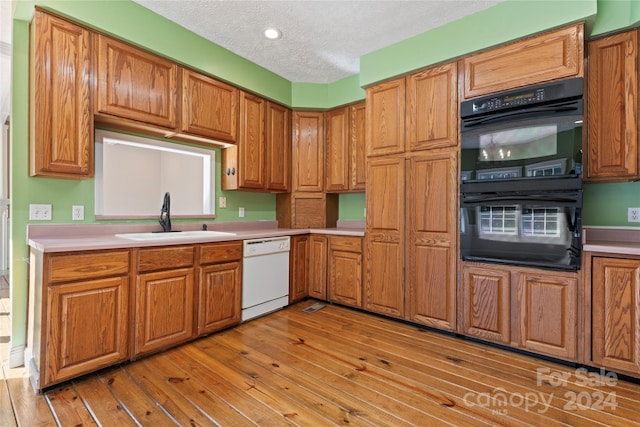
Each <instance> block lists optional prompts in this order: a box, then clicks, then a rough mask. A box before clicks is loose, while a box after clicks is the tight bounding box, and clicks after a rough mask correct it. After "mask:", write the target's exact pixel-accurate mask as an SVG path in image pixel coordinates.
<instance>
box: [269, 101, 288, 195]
mask: <svg viewBox="0 0 640 427" xmlns="http://www.w3.org/2000/svg"><path fill="white" fill-rule="evenodd" d="M266 158H267V165H266V167H267V183H266V186H267V189H268V190H272V191H289V188H290V185H289V183H290V181H291V110H289V109H288V108H286V107H283V106H282V105H278V104H274V103H273V102H267V148H266Z"/></svg>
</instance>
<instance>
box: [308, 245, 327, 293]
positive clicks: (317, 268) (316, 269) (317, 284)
mask: <svg viewBox="0 0 640 427" xmlns="http://www.w3.org/2000/svg"><path fill="white" fill-rule="evenodd" d="M309 296H310V297H313V298H317V299H321V300H326V299H327V236H321V235H313V234H312V235H311V237H309Z"/></svg>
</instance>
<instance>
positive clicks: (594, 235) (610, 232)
mask: <svg viewBox="0 0 640 427" xmlns="http://www.w3.org/2000/svg"><path fill="white" fill-rule="evenodd" d="M582 250H583V251H585V252H602V253H610V254H621V255H640V228H638V227H583V228H582Z"/></svg>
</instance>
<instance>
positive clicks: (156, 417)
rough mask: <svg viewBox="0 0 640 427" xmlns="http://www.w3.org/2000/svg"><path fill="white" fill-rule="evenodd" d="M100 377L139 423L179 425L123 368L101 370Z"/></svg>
mask: <svg viewBox="0 0 640 427" xmlns="http://www.w3.org/2000/svg"><path fill="white" fill-rule="evenodd" d="M98 378H99V379H100V380H101V381H102V383H103V384H104V385H105V387H107V388H108V389H109V391H110V392H111V394H112V395H113V396H114V397H115V398H116V399H117V400H118V402H119V404H120V405H121V406H122V407H123V408H125V409H126V411H127V412H128V413H129V414H130V415H131V417H132V418H133V419H134V420H136V422H137V423H138V424H139V425H143V426H165V425H177V423H176V422H175V421H174V420H173V419H172V418H170V417H169V416H168V415H167V414H165V412H164V411H163V410H162V408H161V407H160V406H158V405H157V404H156V401H154V400H153V399H152V398H151V397H149V396H148V395H147V393H146V391H145V390H144V389H143V388H141V387H140V386H139V384H137V383H135V382H134V381H133V380H131V378H130V377H129V375H127V373H126V372H125V370H124V369H123V368H121V367H117V368H115V369H112V370H108V371H105V372H101V373H100V374H98Z"/></svg>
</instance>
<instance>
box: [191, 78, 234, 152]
mask: <svg viewBox="0 0 640 427" xmlns="http://www.w3.org/2000/svg"><path fill="white" fill-rule="evenodd" d="M238 92H239V91H238V89H237V88H235V87H233V86H231V85H228V84H226V83H222V82H219V81H217V80H214V79H212V78H210V77H207V76H204V75H202V74H200V73H196V72H194V71H191V70H188V69H186V68H183V69H182V110H181V115H180V130H181V131H182V132H186V133H190V134H194V135H200V136H204V137H208V138H212V139H216V140H220V141H225V142H232V143H233V142H236V135H237V132H238Z"/></svg>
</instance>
